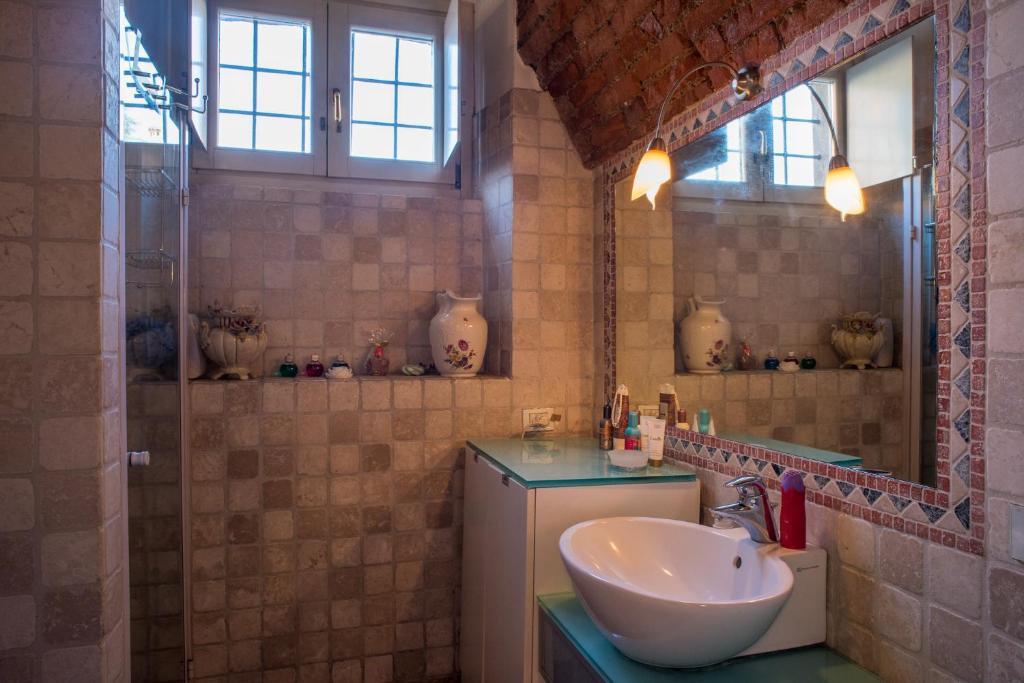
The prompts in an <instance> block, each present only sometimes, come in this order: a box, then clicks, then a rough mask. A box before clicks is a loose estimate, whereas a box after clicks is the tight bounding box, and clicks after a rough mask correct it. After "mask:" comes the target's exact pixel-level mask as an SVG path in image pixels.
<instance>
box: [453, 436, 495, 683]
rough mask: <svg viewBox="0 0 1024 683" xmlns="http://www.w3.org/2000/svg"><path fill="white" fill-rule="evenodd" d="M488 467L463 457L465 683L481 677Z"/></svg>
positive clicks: (474, 458)
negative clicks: (464, 468) (464, 460)
mask: <svg viewBox="0 0 1024 683" xmlns="http://www.w3.org/2000/svg"><path fill="white" fill-rule="evenodd" d="M489 470H490V468H489V467H488V466H487V465H486V464H485V463H484V462H483V460H481V459H480V458H479V456H476V455H474V454H472V453H471V452H470V453H469V454H467V457H466V486H465V498H464V499H463V511H464V514H463V523H462V620H461V624H460V634H459V663H460V668H461V669H462V680H463V681H464V682H465V683H479V681H482V680H483V676H484V588H485V586H484V581H485V577H486V575H487V562H486V557H487V548H486V539H487V499H486V498H485V496H484V488H485V487H486V485H487V484H486V481H487V476H488V472H489Z"/></svg>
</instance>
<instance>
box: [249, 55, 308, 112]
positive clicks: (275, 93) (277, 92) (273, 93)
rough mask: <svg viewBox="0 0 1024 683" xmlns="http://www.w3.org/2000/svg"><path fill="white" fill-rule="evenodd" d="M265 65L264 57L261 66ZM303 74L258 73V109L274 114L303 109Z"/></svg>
mask: <svg viewBox="0 0 1024 683" xmlns="http://www.w3.org/2000/svg"><path fill="white" fill-rule="evenodd" d="M262 65H263V60H262V57H261V58H260V66H262ZM302 80H303V78H302V76H289V75H286V74H268V73H258V74H257V76H256V109H257V110H258V111H261V112H268V113H272V114H295V115H296V116H298V115H301V114H303V113H305V114H306V115H307V116H308V115H309V112H308V111H306V112H303V111H302Z"/></svg>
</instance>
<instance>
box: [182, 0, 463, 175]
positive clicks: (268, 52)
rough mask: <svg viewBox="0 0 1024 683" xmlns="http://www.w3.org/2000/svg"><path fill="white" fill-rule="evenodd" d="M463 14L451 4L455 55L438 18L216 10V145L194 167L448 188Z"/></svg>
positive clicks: (418, 13)
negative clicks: (441, 184) (424, 183)
mask: <svg viewBox="0 0 1024 683" xmlns="http://www.w3.org/2000/svg"><path fill="white" fill-rule="evenodd" d="M467 4H468V3H465V2H459V0H454V1H453V3H452V8H453V9H452V10H450V12H449V19H451V18H452V17H453V16H454V18H455V21H454V27H455V35H456V37H455V39H454V40H455V44H454V45H453V44H451V42H450V41H449V40H448V36H447V34H446V24H445V19H446V17H445V15H443V14H441V13H438V12H434V11H427V10H417V9H407V8H392V7H381V6H378V5H360V4H353V3H348V2H341V1H340V0H339V1H333V0H332V1H331V2H328V1H327V0H294V1H288V0H211V11H210V22H209V29H210V30H209V54H210V81H211V82H210V109H211V111H212V113H213V119H212V120H211V125H210V129H211V132H210V142H211V144H210V145H209V152H208V153H203V152H202V151H201V150H199V151H197V152H196V153H195V154H194V157H195V159H196V165H197V166H200V167H202V166H207V167H214V168H224V169H231V170H252V171H270V172H284V173H307V174H314V175H327V176H333V177H352V178H377V179H380V178H386V179H392V180H406V181H427V182H451V181H452V180H454V179H455V177H456V172H455V168H454V167H455V164H456V163H459V162H461V161H463V157H462V150H461V149H460V145H459V144H458V139H459V136H460V135H462V134H463V131H464V130H465V129H467V128H468V122H469V120H470V118H469V117H468V116H465V113H466V102H467V100H469V99H470V98H471V93H466V92H463V90H462V89H460V88H459V76H460V75H462V74H461V72H460V70H459V68H458V67H459V63H458V58H459V56H461V55H462V54H465V53H464V52H463V51H462V50H460V49H459V47H460V46H459V45H458V44H457V41H458V39H459V37H460V36H464V35H466V33H465V25H464V23H465V22H464V21H463V22H462V23H460V19H468V21H469V22H470V23H469V26H471V25H472V24H471V22H472V16H471V10H472V7H471V5H470V6H469V11H470V14H469V16H468V17H463V16H462V13H463V12H465V11H466V6H467ZM453 13H454V14H453ZM449 23H451V22H449ZM460 30H461V32H460ZM449 56H450V57H452V58H453V60H454V67H452V65H449V64H446V63H445V61H446V58H447V57H449ZM467 56H468V57H469V58H471V54H468V55H467ZM449 61H451V60H449ZM449 71H451V73H450V74H449V75H448V76H446V72H449ZM462 80H463V81H464V82H465V81H467V80H471V79H467V78H465V77H463V78H462ZM446 81H447V82H446ZM446 103H447V106H448V107H452V106H454V107H456V109H455V112H454V113H452V112H450V111H448V110H446Z"/></svg>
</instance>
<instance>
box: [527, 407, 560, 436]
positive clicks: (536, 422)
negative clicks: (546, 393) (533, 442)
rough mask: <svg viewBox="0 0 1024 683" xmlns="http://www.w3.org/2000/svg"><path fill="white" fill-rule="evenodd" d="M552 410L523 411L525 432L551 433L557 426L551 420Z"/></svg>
mask: <svg viewBox="0 0 1024 683" xmlns="http://www.w3.org/2000/svg"><path fill="white" fill-rule="evenodd" d="M554 412H555V411H554V409H552V408H526V409H524V410H523V431H524V432H551V431H554V429H555V425H554V423H553V421H552V419H551V416H552V415H553V414H554Z"/></svg>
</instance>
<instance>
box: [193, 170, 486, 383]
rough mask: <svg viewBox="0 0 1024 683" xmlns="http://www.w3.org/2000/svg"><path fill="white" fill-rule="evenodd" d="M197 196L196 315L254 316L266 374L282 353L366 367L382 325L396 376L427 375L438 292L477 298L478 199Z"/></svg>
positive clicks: (235, 191) (201, 183)
mask: <svg viewBox="0 0 1024 683" xmlns="http://www.w3.org/2000/svg"><path fill="white" fill-rule="evenodd" d="M278 185H280V184H278ZM192 188H193V191H194V194H195V199H194V201H193V203H192V207H191V210H190V214H189V231H190V237H191V246H192V249H191V250H190V256H191V257H192V261H191V263H192V264H193V265H192V269H191V271H190V273H191V282H190V286H191V294H192V297H191V309H192V311H193V312H203V311H205V310H206V309H207V307H209V306H211V305H214V303H215V302H219V303H220V304H222V305H228V306H258V307H260V309H261V310H262V312H263V314H264V317H265V319H266V321H267V332H268V334H269V337H270V341H269V346H268V349H267V353H266V354H265V355H264V368H263V369H264V370H265V372H266V373H267V374H273V372H274V370H275V369H276V368H277V366H278V365H280V363H281V360H282V359H283V357H284V355H285V354H286V353H293V354H295V358H296V360H297V361H298V362H299V363H300V365H304V364H305V363H306V361H307V360H308V359H309V356H310V355H311V354H313V353H317V354H320V357H321V358H322V359H328V360H329V359H333V358H334V357H335V356H336V355H337V354H339V353H341V354H343V355H344V356H345V358H346V359H347V360H348V361H349V362H350V363H352V364H353V367H355V366H356V362H359V363H365V360H366V354H367V351H368V349H369V344H368V341H367V340H368V339H369V332H370V330H372V329H373V328H375V327H378V326H383V327H385V328H387V329H388V330H390V331H391V332H393V333H394V335H395V336H394V339H393V341H392V342H391V344H390V346H389V347H388V358H389V359H390V361H391V367H392V372H397V371H398V368H399V367H401V366H402V365H404V364H405V363H407V362H413V363H427V364H429V363H431V362H432V361H431V355H430V343H429V340H428V336H427V327H428V325H429V323H430V319H431V318H433V317H434V314H435V313H436V312H437V305H436V302H435V300H434V293H435V292H437V291H442V290H445V289H451V290H452V291H454V292H455V293H456V294H457V295H460V296H476V295H477V294H480V293H481V292H482V283H483V264H482V261H483V242H482V237H483V235H482V230H483V225H482V223H483V220H482V219H483V216H482V213H481V202H480V201H479V200H472V199H467V200H461V199H455V198H444V197H407V196H405V195H379V194H369V193H365V192H339V191H319V190H309V189H290V188H287V187H279V186H277V185H274V184H273V183H265V184H238V183H229V182H228V181H225V180H223V179H215V178H214V179H211V178H209V177H208V176H199V177H195V178H193V185H192ZM492 334H493V332H492ZM360 371H362V370H360Z"/></svg>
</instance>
